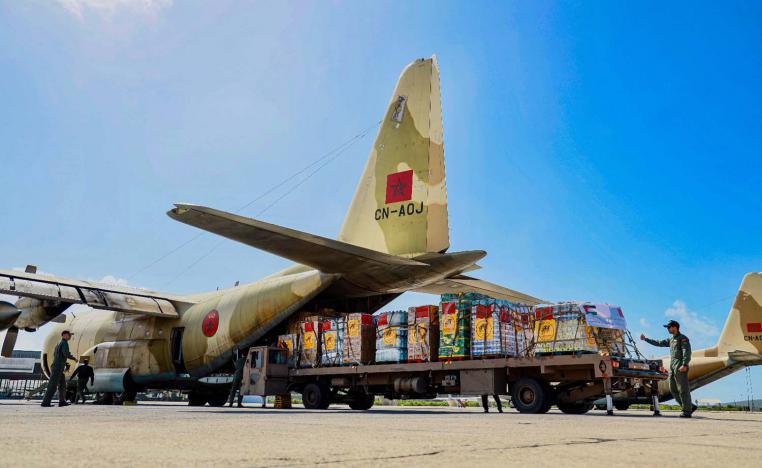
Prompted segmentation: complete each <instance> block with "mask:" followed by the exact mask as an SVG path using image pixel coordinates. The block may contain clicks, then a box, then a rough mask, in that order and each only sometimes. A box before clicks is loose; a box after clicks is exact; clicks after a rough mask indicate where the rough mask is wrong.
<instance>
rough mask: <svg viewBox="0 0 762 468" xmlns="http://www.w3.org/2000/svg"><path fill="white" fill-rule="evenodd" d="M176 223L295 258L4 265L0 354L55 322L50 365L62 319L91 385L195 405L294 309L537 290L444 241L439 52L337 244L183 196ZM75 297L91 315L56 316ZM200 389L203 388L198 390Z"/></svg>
mask: <svg viewBox="0 0 762 468" xmlns="http://www.w3.org/2000/svg"><path fill="white" fill-rule="evenodd" d="M168 215H169V216H170V217H171V218H172V219H175V220H177V221H180V222H183V223H186V224H189V225H191V226H195V227H198V228H200V229H204V230H206V231H209V232H212V233H215V234H219V235H221V236H224V237H227V238H229V239H233V240H236V241H239V242H242V243H244V244H247V245H250V246H252V247H255V248H258V249H261V250H264V251H267V252H270V253H273V254H275V255H279V256H281V257H284V258H287V259H289V260H293V261H294V262H296V263H297V264H296V265H294V266H292V267H290V268H287V269H285V270H283V271H280V272H278V273H275V274H273V275H271V276H268V277H266V278H264V279H262V280H259V281H257V282H254V283H251V284H246V285H241V286H238V287H234V288H231V289H225V290H219V291H212V292H207V293H202V294H195V295H179V294H164V293H159V292H153V291H147V290H143V289H138V288H130V287H121V286H112V285H104V284H98V283H94V282H90V281H80V280H69V279H64V278H56V277H51V276H44V275H40V274H36V273H35V269H34V268H28V269H27V271H26V272H19V271H7V270H0V293H5V294H11V295H15V296H20V297H21V299H20V300H19V301H18V302H17V303H16V304H9V303H2V305H0V327H1V328H0V329H5V328H7V329H8V332H7V335H6V339H5V342H4V343H3V355H9V354H10V352H11V351H12V350H13V347H14V344H15V341H16V337H17V335H18V332H19V330H21V329H23V330H26V331H34V330H36V329H38V328H39V327H40V326H42V325H43V324H45V323H47V322H49V321H51V320H56V321H62V320H63V319H64V318H65V323H62V324H60V325H59V326H58V327H57V328H54V329H53V330H52V331H51V332H50V334H49V336H48V337H47V339H46V341H45V345H44V350H43V356H42V362H43V368H44V370H45V371H46V372H47V369H48V366H49V365H50V363H49V358H48V356H50V355H51V353H52V350H53V347H54V346H55V344H56V342H57V341H58V340H59V335H60V332H61V330H62V329H63V328H64V327H65V328H67V329H70V330H71V331H72V332H74V337H73V338H72V339H71V341H70V342H69V345H70V347H71V352H72V353H73V354H74V355H75V356H78V357H81V356H88V357H89V358H90V363H92V364H94V368H95V373H96V378H95V381H96V384H95V385H96V387H98V388H99V391H103V392H107V393H123V394H124V395H122V397H123V398H129V397H131V396H132V394H134V393H135V391H137V390H138V389H143V388H149V387H150V388H180V389H190V390H191V397H192V398H191V401H192V402H195V403H201V404H203V402H204V401H209V402H210V403H213V404H221V403H222V402H224V397H225V391H224V390H222V391H220V390H217V391H210V389H209V388H207V387H203V386H201V383H200V382H199V379H202V378H204V377H205V376H208V375H209V374H212V373H215V372H218V371H220V369H224V367H225V366H226V365H228V364H229V362H230V360H231V357H232V355H233V352H234V350H235V349H236V348H239V347H248V346H250V345H253V344H255V343H257V342H262V341H263V340H266V339H268V338H270V337H272V336H273V334H274V333H275V332H277V327H278V326H279V325H282V324H283V322H284V321H285V320H286V319H287V318H288V317H289V316H290V315H292V314H294V313H295V312H297V311H300V310H314V311H317V310H319V309H320V308H324V307H330V308H333V309H335V310H346V311H353V312H355V311H357V312H374V311H376V310H378V309H379V308H380V307H382V306H383V305H385V304H386V303H388V302H389V301H391V300H392V299H394V298H395V297H397V296H399V295H400V294H402V293H403V292H405V291H422V292H430V293H441V292H461V291H466V290H469V291H481V292H483V293H485V294H489V295H491V296H494V297H500V298H506V299H510V300H513V301H518V302H522V303H527V304H536V303H538V302H541V301H540V300H539V299H536V298H534V297H531V296H528V295H525V294H522V293H519V292H517V291H513V290H510V289H506V288H503V287H500V286H497V285H494V284H491V283H488V282H485V281H480V280H477V279H473V278H471V277H469V276H466V275H464V273H465V272H467V271H470V270H473V269H476V268H478V267H477V266H476V265H475V264H476V262H477V261H478V260H479V259H481V258H482V257H484V256H485V255H486V252H484V251H481V250H477V251H466V252H452V253H449V252H447V250H448V249H449V247H450V242H449V232H448V219H447V196H446V191H445V166H444V150H443V146H442V106H441V97H440V89H439V70H438V66H437V62H436V57H431V58H429V59H419V60H416V61H414V62H413V63H411V64H409V65H408V66H407V67H406V68H405V69H404V70H403V72H402V74H401V75H400V77H399V80H398V82H397V86H396V88H395V89H394V93H393V94H392V96H391V99H390V101H389V105H388V107H387V109H386V112H385V114H384V117H383V121H382V122H381V124H380V127H379V130H378V134H377V136H376V140H375V142H374V144H373V147H372V148H371V150H370V155H369V157H368V161H367V164H366V166H365V171H364V173H363V174H362V177H361V179H360V181H359V183H358V185H357V190H356V193H355V196H354V199H353V200H352V203H351V205H350V207H349V211H348V213H347V215H346V218H345V220H344V224H343V226H342V229H341V233H340V234H339V239H338V240H333V239H327V238H325V237H320V236H316V235H312V234H307V233H304V232H299V231H295V230H293V229H289V228H285V227H281V226H276V225H273V224H268V223H265V222H262V221H258V220H255V219H251V218H245V217H243V216H238V215H235V214H232V213H226V212H224V211H219V210H215V209H212V208H207V207H204V206H197V205H190V204H177V205H175V207H174V208H173V209H171V210H170V211H169V212H168ZM71 304H84V305H86V306H88V307H89V308H90V309H91V310H89V311H87V312H83V313H79V312H78V313H77V314H76V317H74V316H72V315H69V314H67V315H61V314H63V312H64V311H65V310H66V309H67V307H69V306H70V305H71ZM194 392H195V393H194Z"/></svg>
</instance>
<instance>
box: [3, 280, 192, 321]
mask: <svg viewBox="0 0 762 468" xmlns="http://www.w3.org/2000/svg"><path fill="white" fill-rule="evenodd" d="M0 294H10V295H13V296H19V297H32V298H35V299H42V300H52V301H59V302H64V303H70V304H84V305H87V306H90V307H92V308H94V309H108V310H116V311H118V312H126V313H130V314H143V315H152V316H160V317H178V313H177V306H178V305H180V304H189V305H190V304H191V302H190V301H188V300H187V299H184V298H181V297H179V296H172V295H167V294H162V293H157V292H153V291H148V290H144V289H139V288H130V287H123V286H112V285H109V284H101V283H96V282H93V281H82V280H70V279H64V278H57V277H54V276H47V275H39V274H35V273H25V272H21V271H15V270H0Z"/></svg>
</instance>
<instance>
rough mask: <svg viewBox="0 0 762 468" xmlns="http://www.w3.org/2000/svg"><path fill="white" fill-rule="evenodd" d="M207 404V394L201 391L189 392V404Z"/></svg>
mask: <svg viewBox="0 0 762 468" xmlns="http://www.w3.org/2000/svg"><path fill="white" fill-rule="evenodd" d="M205 404H206V395H204V394H203V393H201V392H189V393H188V406H204V405H205Z"/></svg>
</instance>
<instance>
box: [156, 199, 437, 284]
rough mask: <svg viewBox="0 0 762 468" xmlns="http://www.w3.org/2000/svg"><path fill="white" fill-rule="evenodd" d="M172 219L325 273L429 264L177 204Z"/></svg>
mask: <svg viewBox="0 0 762 468" xmlns="http://www.w3.org/2000/svg"><path fill="white" fill-rule="evenodd" d="M175 206H176V208H174V209H172V210H170V211H169V212H167V214H168V215H169V217H171V218H172V219H175V220H177V221H180V222H182V223H185V224H188V225H190V226H194V227H197V228H199V229H203V230H205V231H209V232H212V233H214V234H218V235H220V236H223V237H227V238H228V239H232V240H235V241H238V242H241V243H243V244H246V245H249V246H251V247H255V248H257V249H261V250H264V251H265V252H270V253H272V254H275V255H278V256H279V257H283V258H287V259H289V260H292V261H294V262H297V263H300V264H302V265H307V266H310V267H312V268H315V269H317V270H320V271H322V272H325V273H346V272H350V271H355V270H357V269H358V268H364V267H368V266H378V265H386V266H407V267H428V265H427V264H425V263H421V262H418V261H415V260H410V259H407V258H403V257H397V256H395V255H389V254H385V253H382V252H377V251H375V250H370V249H366V248H364V247H358V246H356V245H352V244H347V243H345V242H341V241H337V240H333V239H328V238H325V237H320V236H315V235H312V234H307V233H305V232H301V231H296V230H294V229H289V228H285V227H282V226H276V225H275V224H269V223H265V222H262V221H258V220H256V219H251V218H246V217H244V216H238V215H235V214H232V213H227V212H225V211H220V210H215V209H213V208H207V207H205V206H198V205H185V204H180V205H175Z"/></svg>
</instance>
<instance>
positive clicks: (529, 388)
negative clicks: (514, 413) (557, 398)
mask: <svg viewBox="0 0 762 468" xmlns="http://www.w3.org/2000/svg"><path fill="white" fill-rule="evenodd" d="M511 400H512V401H513V404H514V406H515V407H516V409H517V410H518V411H519V413H529V414H538V413H547V412H548V410H549V409H550V406H551V403H549V402H551V401H552V400H551V398H550V395H549V392H548V387H547V386H546V385H543V384H542V383H541V382H540V381H539V380H537V379H532V378H528V377H525V378H523V379H519V380H518V381H517V382H516V383H514V384H513V385H511Z"/></svg>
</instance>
